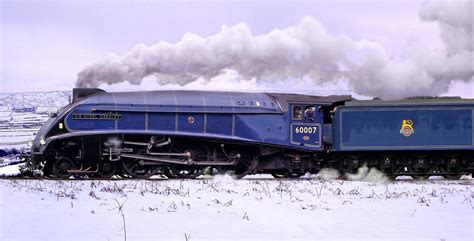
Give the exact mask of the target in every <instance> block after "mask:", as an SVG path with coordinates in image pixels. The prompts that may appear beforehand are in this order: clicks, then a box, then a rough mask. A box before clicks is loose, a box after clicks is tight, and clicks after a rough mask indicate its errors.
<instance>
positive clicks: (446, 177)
mask: <svg viewBox="0 0 474 241" xmlns="http://www.w3.org/2000/svg"><path fill="white" fill-rule="evenodd" d="M461 177H462V175H458V174H450V175H443V178H444V179H448V180H459V179H461Z"/></svg>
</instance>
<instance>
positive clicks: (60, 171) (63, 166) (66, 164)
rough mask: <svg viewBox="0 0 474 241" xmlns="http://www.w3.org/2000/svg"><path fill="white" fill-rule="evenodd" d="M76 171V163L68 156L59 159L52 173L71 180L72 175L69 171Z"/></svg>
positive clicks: (54, 164) (53, 166)
mask: <svg viewBox="0 0 474 241" xmlns="http://www.w3.org/2000/svg"><path fill="white" fill-rule="evenodd" d="M74 169H76V163H75V162H74V160H73V159H71V158H69V157H66V156H60V157H58V158H57V159H56V161H55V162H54V163H53V165H52V173H53V175H54V176H56V177H58V178H69V177H70V176H71V175H72V173H71V172H68V171H70V170H74Z"/></svg>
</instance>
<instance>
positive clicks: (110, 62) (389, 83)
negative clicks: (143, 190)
mask: <svg viewBox="0 0 474 241" xmlns="http://www.w3.org/2000/svg"><path fill="white" fill-rule="evenodd" d="M420 17H421V18H422V19H423V20H426V21H435V22H437V23H438V24H439V26H440V29H441V38H442V40H443V42H444V44H445V47H446V49H445V50H443V51H438V52H433V51H426V50H418V49H412V50H410V51H409V53H408V54H407V56H406V58H405V59H404V60H400V61H396V60H392V59H391V58H390V57H389V56H388V54H387V53H386V51H385V49H383V48H382V47H381V46H380V45H378V44H377V43H374V42H368V41H355V40H353V39H351V38H349V37H347V36H344V35H331V34H328V33H327V32H326V30H325V28H324V27H323V26H322V25H321V24H320V23H319V22H318V21H317V20H315V19H313V18H311V17H305V18H303V19H302V20H301V21H300V22H299V23H298V24H297V25H295V26H290V27H288V28H285V29H275V30H273V31H271V32H269V33H267V34H263V35H254V34H252V32H251V29H250V27H249V26H247V25H246V24H238V25H235V26H223V27H222V29H221V31H220V32H218V33H216V34H214V35H212V36H208V37H200V36H198V35H195V34H190V33H187V34H185V35H184V36H183V38H182V39H181V41H179V42H178V43H174V44H170V43H166V42H159V43H157V44H155V45H152V46H146V45H143V44H141V45H137V46H136V47H134V48H133V49H132V50H130V51H129V52H128V53H127V54H126V55H125V56H122V57H121V56H118V55H116V54H109V55H107V56H106V57H105V58H103V59H101V60H100V61H98V62H96V63H94V64H92V65H89V66H87V67H86V68H85V69H84V70H83V71H82V72H80V73H79V76H78V80H77V82H76V86H78V87H97V86H99V85H101V84H104V83H106V84H114V83H119V82H124V81H128V82H129V83H131V84H135V85H139V84H140V83H141V82H142V80H143V78H145V77H148V76H155V77H156V80H157V82H158V83H159V84H161V85H165V84H180V85H186V84H188V83H191V82H194V81H196V80H198V79H200V78H204V79H207V80H210V79H211V78H214V77H217V76H221V75H223V74H224V73H225V72H226V71H228V70H232V71H236V72H237V73H238V74H239V76H240V78H242V79H248V80H253V81H256V82H262V81H266V82H271V81H275V80H286V81H289V82H290V81H299V80H301V79H303V78H304V79H307V78H310V79H311V80H313V81H314V83H315V84H321V83H324V82H335V81H336V80H339V79H341V78H346V79H347V80H348V84H349V86H350V87H351V88H352V89H353V90H354V91H356V92H357V93H359V94H363V95H369V96H379V97H383V98H387V99H393V98H402V97H407V96H414V95H438V94H440V93H443V92H445V91H446V90H447V89H448V87H449V83H450V81H452V80H464V81H473V80H474V79H473V73H474V70H473V66H472V56H473V48H472V22H471V20H472V8H470V1H469V0H466V1H454V2H449V4H448V3H447V2H444V1H431V2H425V3H423V5H422V6H421V9H420ZM289 84H290V83H289ZM314 88H317V86H316V85H315V87H314Z"/></svg>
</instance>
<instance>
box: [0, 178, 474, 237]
mask: <svg viewBox="0 0 474 241" xmlns="http://www.w3.org/2000/svg"><path fill="white" fill-rule="evenodd" d="M250 178H252V179H250V180H249V179H243V180H234V179H232V178H231V177H229V176H218V177H215V178H213V179H197V180H153V181H146V180H112V181H91V180H82V181H77V180H71V181H54V180H0V190H1V191H0V193H1V194H2V195H1V198H0V217H2V218H1V219H0V220H1V221H0V240H65V239H67V240H124V230H123V229H122V228H123V221H122V216H121V214H120V212H119V209H118V203H120V204H121V203H123V209H122V210H123V214H124V219H125V223H126V225H125V226H126V235H127V240H186V238H185V235H186V236H187V237H188V240H443V239H444V240H473V237H474V236H473V230H474V226H473V210H474V206H473V205H474V204H473V201H474V191H473V180H472V179H469V180H460V181H443V180H431V181H426V182H416V181H410V182H407V181H403V180H401V181H395V182H392V183H372V182H361V181H341V180H283V181H280V180H277V179H267V178H263V179H259V176H257V177H250ZM116 201H117V202H118V203H117V202H116Z"/></svg>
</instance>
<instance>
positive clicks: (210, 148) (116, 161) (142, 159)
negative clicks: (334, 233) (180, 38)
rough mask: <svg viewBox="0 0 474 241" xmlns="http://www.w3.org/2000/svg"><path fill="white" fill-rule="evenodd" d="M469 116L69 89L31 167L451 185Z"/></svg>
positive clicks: (377, 106) (429, 102) (291, 100)
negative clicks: (370, 170) (323, 173)
mask: <svg viewBox="0 0 474 241" xmlns="http://www.w3.org/2000/svg"><path fill="white" fill-rule="evenodd" d="M473 109H474V100H467V99H460V98H414V99H406V100H400V101H384V100H371V101H357V100H354V99H352V98H351V97H350V96H326V97H320V96H309V95H298V94H276V93H245V92H210V91H150V92H122V93H118V92H116V93H108V92H105V91H103V90H100V89H74V91H73V101H72V103H71V104H69V105H68V106H66V107H64V108H62V110H61V111H60V112H59V113H58V114H57V115H56V116H54V117H52V118H51V119H49V120H48V121H47V122H46V124H45V125H44V126H43V127H42V128H41V130H40V131H39V132H38V133H37V136H36V139H35V141H34V143H33V147H32V156H31V158H30V163H31V165H32V166H33V167H34V168H41V169H42V170H43V172H44V174H45V175H50V176H54V177H59V178H66V177H69V176H70V175H92V176H96V177H101V178H107V177H111V176H113V175H116V174H118V175H122V176H132V177H136V178H147V177H150V176H153V175H155V174H161V175H166V176H168V177H170V178H174V177H178V178H193V177H196V176H198V175H201V174H203V173H204V172H207V173H210V174H212V173H222V172H226V173H227V172H232V173H233V174H234V175H235V176H237V177H242V176H244V175H246V174H249V173H271V174H272V175H273V176H275V177H298V176H300V175H302V174H304V173H306V172H312V173H315V172H318V171H319V170H321V169H322V168H325V167H331V168H336V169H338V170H339V171H340V172H341V173H344V172H354V171H355V170H357V168H359V167H360V166H362V165H369V166H371V167H377V168H378V169H380V170H382V171H384V172H385V173H387V174H388V175H390V176H392V177H395V176H398V175H411V176H413V177H416V178H426V177H429V176H430V175H443V176H445V177H447V178H459V176H460V175H462V174H467V173H472V172H474V164H473V163H474V162H473V161H472V160H473V156H474V155H473V154H474V143H473V142H474V134H473V128H472V126H473V119H474V111H473Z"/></svg>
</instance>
